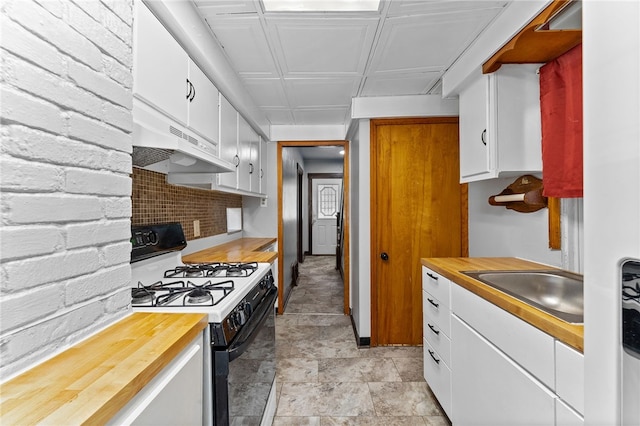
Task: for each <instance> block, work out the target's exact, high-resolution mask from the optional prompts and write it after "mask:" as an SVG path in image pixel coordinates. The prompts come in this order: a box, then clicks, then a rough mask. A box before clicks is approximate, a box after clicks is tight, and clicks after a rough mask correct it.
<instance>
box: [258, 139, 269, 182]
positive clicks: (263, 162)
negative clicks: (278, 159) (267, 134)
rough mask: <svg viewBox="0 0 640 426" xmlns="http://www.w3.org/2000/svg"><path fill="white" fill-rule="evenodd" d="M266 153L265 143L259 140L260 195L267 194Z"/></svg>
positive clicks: (267, 159)
mask: <svg viewBox="0 0 640 426" xmlns="http://www.w3.org/2000/svg"><path fill="white" fill-rule="evenodd" d="M268 161H269V157H268V151H267V141H266V140H264V139H262V138H260V193H262V194H266V193H267V172H268V167H267V166H268Z"/></svg>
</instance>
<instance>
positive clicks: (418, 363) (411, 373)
mask: <svg viewBox="0 0 640 426" xmlns="http://www.w3.org/2000/svg"><path fill="white" fill-rule="evenodd" d="M423 359H424V358H422V357H420V358H393V363H394V364H395V366H396V369H397V370H398V373H399V374H400V377H401V378H402V381H403V382H423V381H424V368H423ZM371 381H372V382H375V380H371Z"/></svg>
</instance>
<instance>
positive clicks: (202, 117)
mask: <svg viewBox="0 0 640 426" xmlns="http://www.w3.org/2000/svg"><path fill="white" fill-rule="evenodd" d="M188 80H189V83H190V85H189V87H188V89H187V94H186V96H185V97H186V99H187V100H188V101H189V103H188V106H189V121H188V125H189V127H191V128H192V129H194V130H196V131H197V132H199V133H201V134H202V136H204V137H206V138H207V139H210V140H212V141H214V142H218V133H219V131H220V126H219V121H218V89H216V86H214V85H213V83H212V82H211V80H209V78H208V77H207V76H206V75H205V74H204V73H203V72H202V71H201V70H200V68H198V66H197V65H196V64H195V63H193V61H191V60H190V59H189V78H188Z"/></svg>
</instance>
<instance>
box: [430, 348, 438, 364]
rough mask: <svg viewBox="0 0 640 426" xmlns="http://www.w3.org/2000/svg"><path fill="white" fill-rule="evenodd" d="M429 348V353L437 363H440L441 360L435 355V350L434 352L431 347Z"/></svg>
mask: <svg viewBox="0 0 640 426" xmlns="http://www.w3.org/2000/svg"><path fill="white" fill-rule="evenodd" d="M427 350H428V351H429V355H431V358H433V360H434V361H435V362H436V364H440V360H439V359H438V358H436V357H435V356H434V355H433V354H434V353H435V352H433V351H432V350H431V349H427Z"/></svg>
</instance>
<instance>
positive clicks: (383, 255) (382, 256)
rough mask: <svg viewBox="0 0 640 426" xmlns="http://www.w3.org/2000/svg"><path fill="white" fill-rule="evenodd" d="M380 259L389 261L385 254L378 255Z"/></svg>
mask: <svg viewBox="0 0 640 426" xmlns="http://www.w3.org/2000/svg"><path fill="white" fill-rule="evenodd" d="M380 259H382V260H389V255H388V254H387V253H385V252H382V253H380Z"/></svg>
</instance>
